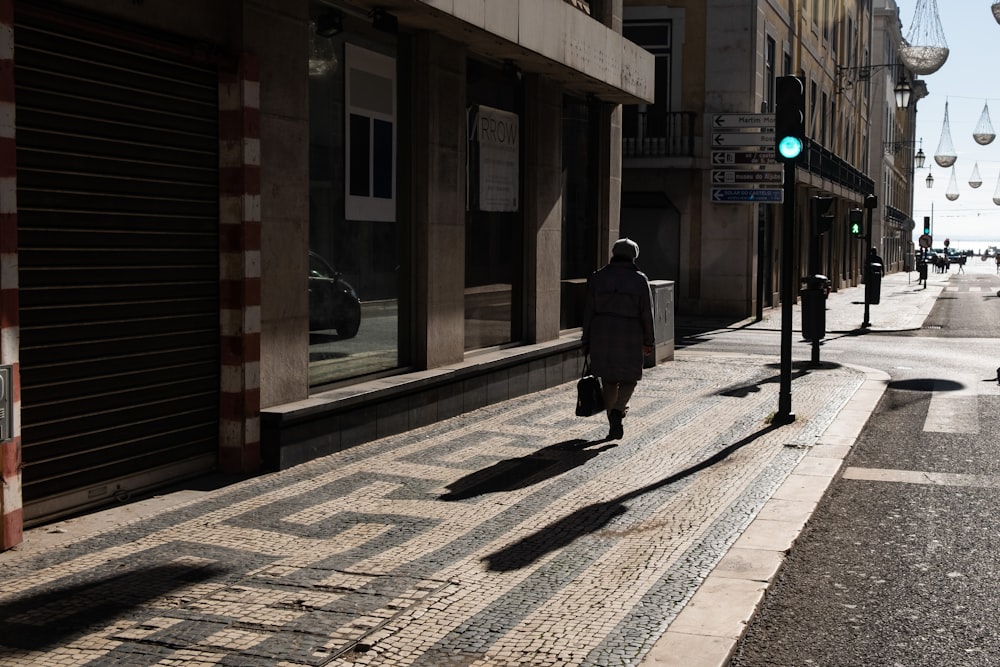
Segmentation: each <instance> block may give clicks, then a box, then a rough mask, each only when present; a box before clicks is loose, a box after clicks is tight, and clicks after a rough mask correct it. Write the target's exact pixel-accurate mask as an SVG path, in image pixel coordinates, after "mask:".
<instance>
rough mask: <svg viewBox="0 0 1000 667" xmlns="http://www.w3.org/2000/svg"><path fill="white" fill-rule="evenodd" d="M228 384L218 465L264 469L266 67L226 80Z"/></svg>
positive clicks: (247, 59)
mask: <svg viewBox="0 0 1000 667" xmlns="http://www.w3.org/2000/svg"><path fill="white" fill-rule="evenodd" d="M219 142H220V145H219V161H220V165H219V182H220V185H219V228H220V244H219V246H220V247H219V252H220V276H219V279H220V290H219V292H220V302H221V303H220V317H221V329H222V355H221V357H222V383H221V384H222V387H221V397H220V421H221V427H220V434H219V468H220V469H221V470H222V471H223V472H234V473H246V472H254V471H256V470H258V469H259V467H260V461H261V459H260V327H261V325H260V321H261V320H260V300H261V290H260V244H261V224H260V66H259V63H258V61H257V59H256V57H254V56H251V55H248V54H244V55H242V56H241V57H240V58H239V61H238V64H237V68H236V71H232V72H222V73H221V74H220V78H219Z"/></svg>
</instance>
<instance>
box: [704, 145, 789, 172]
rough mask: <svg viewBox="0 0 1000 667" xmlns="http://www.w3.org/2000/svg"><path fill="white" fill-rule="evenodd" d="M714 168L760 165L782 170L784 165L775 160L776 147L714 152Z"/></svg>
mask: <svg viewBox="0 0 1000 667" xmlns="http://www.w3.org/2000/svg"><path fill="white" fill-rule="evenodd" d="M712 164H713V165H714V166H723V165H737V164H759V165H763V166H765V167H774V168H776V169H781V168H782V165H781V164H780V163H778V162H775V160H774V146H757V147H756V148H755V149H752V150H751V149H748V150H743V151H712Z"/></svg>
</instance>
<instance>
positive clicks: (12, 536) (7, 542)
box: [0, 0, 24, 549]
mask: <svg viewBox="0 0 1000 667" xmlns="http://www.w3.org/2000/svg"><path fill="white" fill-rule="evenodd" d="M14 128H15V124H14V3H13V0H0V364H2V365H4V366H12V367H13V370H12V373H11V384H12V385H13V386H10V387H4V391H8V392H10V393H11V395H12V399H13V400H12V402H13V410H12V413H13V414H10V415H8V419H9V420H10V424H11V433H10V436H11V438H10V440H8V441H7V442H2V443H0V549H9V548H11V547H12V546H14V545H16V544H20V543H21V542H22V541H23V539H24V537H23V527H22V524H23V511H22V501H21V396H20V390H21V386H20V385H21V383H20V375H19V373H20V365H19V364H18V360H19V358H20V350H19V343H18V341H19V339H20V318H19V314H18V308H19V302H18V278H17V166H16V164H17V163H16V160H15V148H16V142H15V131H14Z"/></svg>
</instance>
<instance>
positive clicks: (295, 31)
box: [0, 0, 672, 548]
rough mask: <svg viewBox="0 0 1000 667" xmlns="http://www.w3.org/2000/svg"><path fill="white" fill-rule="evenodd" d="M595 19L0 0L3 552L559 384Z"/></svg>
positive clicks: (638, 57) (603, 205) (589, 12)
mask: <svg viewBox="0 0 1000 667" xmlns="http://www.w3.org/2000/svg"><path fill="white" fill-rule="evenodd" d="M622 11H623V9H622V4H621V1H620V0H590V1H589V2H587V1H585V0H573V1H572V2H569V1H566V0H531V1H530V2H525V1H523V0H522V1H520V2H514V1H512V0H485V1H484V0H447V1H444V2H442V1H440V0H381V1H379V2H375V1H370V0H293V1H288V0H280V1H279V0H220V1H219V2H211V3H204V2H197V1H195V0H176V1H174V2H171V3H158V2H155V1H153V0H145V1H143V0H138V1H134V0H128V1H127V0H112V1H111V2H108V1H106V0H102V1H97V0H64V1H58V2H57V1H48V0H0V84H2V85H0V91H2V93H0V110H2V112H3V113H0V151H2V154H3V160H2V169H3V172H2V173H0V225H2V227H0V229H2V235H0V296H2V302H0V305H2V320H0V325H2V326H0V366H2V367H5V368H6V369H7V371H8V372H9V373H10V377H11V384H12V387H11V391H10V396H11V410H10V413H9V414H5V415H4V417H5V424H7V425H9V429H8V430H7V431H4V432H3V435H4V442H3V443H2V444H0V447H2V452H3V457H2V461H3V495H2V513H3V524H2V526H3V528H2V530H3V532H2V544H3V547H4V548H9V547H10V546H12V545H14V544H17V543H18V542H19V541H20V540H21V538H22V530H23V527H24V526H25V525H33V524H35V523H40V522H43V521H46V520H51V519H52V518H55V517H58V516H64V515H66V514H69V513H72V512H78V511H81V510H84V509H87V508H90V507H94V506H97V505H100V504H104V503H108V502H113V501H114V500H115V499H121V498H127V497H130V496H132V495H135V494H139V493H142V492H144V491H147V490H149V489H152V488H156V487H157V486H162V485H164V484H167V483H170V482H173V481H177V480H180V479H184V478H186V477H191V476H195V475H199V474H202V473H204V472H207V471H210V470H222V471H228V472H237V473H254V472H258V471H260V470H264V469H276V468H282V467H287V466H289V465H294V464H295V463H297V462H299V461H303V460H306V459H308V458H310V457H313V456H317V455H323V454H326V453H331V452H335V451H338V450H340V449H343V448H346V447H349V446H352V445H354V444H357V443H360V442H364V441H366V440H370V439H373V438H376V437H380V436H383V435H386V434H390V433H399V432H402V431H406V430H409V429H412V428H416V427H419V426H422V425H426V424H429V423H433V422H434V421H436V420H439V419H444V418H447V417H450V416H454V415H457V414H460V413H462V412H464V411H467V410H470V409H474V408H477V407H480V406H483V405H486V404H489V403H492V402H496V401H500V400H504V399H506V398H509V397H511V396H516V395H520V394H525V393H528V392H531V391H537V390H539V389H542V388H545V387H549V386H553V385H556V384H560V383H563V382H566V381H567V380H569V379H572V378H573V377H575V376H576V375H577V374H578V373H579V326H580V317H581V313H580V305H579V304H580V296H581V293H582V288H581V286H582V285H583V284H584V282H585V280H586V277H587V276H588V275H589V273H590V272H591V271H593V270H594V269H596V268H598V267H599V266H600V265H601V264H602V263H603V262H604V261H606V259H607V256H608V252H609V249H610V245H611V243H613V241H614V240H615V239H616V238H618V235H619V210H620V206H619V201H620V183H621V178H620V177H621V111H620V108H621V107H620V105H621V104H623V103H624V104H638V103H651V102H652V101H653V90H654V59H653V57H652V55H650V54H649V53H648V52H646V51H644V50H643V49H641V48H639V47H637V46H636V45H635V44H634V43H633V42H631V41H629V40H627V39H624V38H623V37H622V34H621V31H622ZM660 293H662V295H663V296H662V298H663V303H661V304H660V306H661V308H660V309H661V310H662V311H664V312H668V311H669V312H672V306H670V305H669V304H668V303H667V301H668V300H669V295H670V292H669V289H663V290H661V291H658V294H660ZM661 338H662V340H661V342H662V343H663V344H662V345H661V346H659V347H658V358H659V359H660V360H663V359H666V358H669V356H670V354H671V352H672V347H671V345H670V344H669V340H668V338H669V335H667V334H665V335H664V336H662V337H661ZM569 409H571V408H569V407H568V410H569Z"/></svg>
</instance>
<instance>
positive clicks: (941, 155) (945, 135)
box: [934, 102, 958, 167]
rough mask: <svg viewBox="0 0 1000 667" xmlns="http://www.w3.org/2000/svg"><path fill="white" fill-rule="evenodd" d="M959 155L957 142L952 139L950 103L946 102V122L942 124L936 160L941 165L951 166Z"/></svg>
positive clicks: (935, 155)
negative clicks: (949, 119)
mask: <svg viewBox="0 0 1000 667" xmlns="http://www.w3.org/2000/svg"><path fill="white" fill-rule="evenodd" d="M957 159H958V155H956V154H955V144H953V143H952V141H951V123H950V122H949V121H948V103H947V102H945V103H944V124H943V125H942V126H941V141H939V142H938V147H937V152H936V153H934V161H935V162H937V163H938V166H939V167H950V166H952V165H953V164H955V160H957Z"/></svg>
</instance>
